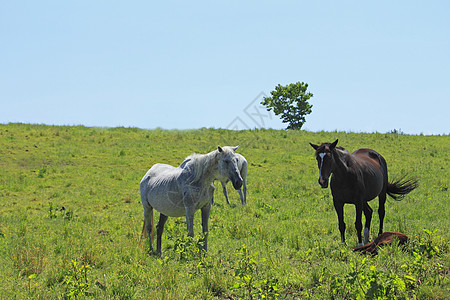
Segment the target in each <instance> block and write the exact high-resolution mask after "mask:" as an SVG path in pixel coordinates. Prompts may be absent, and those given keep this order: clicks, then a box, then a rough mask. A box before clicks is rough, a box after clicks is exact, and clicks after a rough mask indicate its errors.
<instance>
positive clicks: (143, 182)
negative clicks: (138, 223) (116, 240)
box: [140, 174, 155, 245]
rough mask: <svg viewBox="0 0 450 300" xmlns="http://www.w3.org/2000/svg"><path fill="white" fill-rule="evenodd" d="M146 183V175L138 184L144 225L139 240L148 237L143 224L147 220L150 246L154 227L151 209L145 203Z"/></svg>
mask: <svg viewBox="0 0 450 300" xmlns="http://www.w3.org/2000/svg"><path fill="white" fill-rule="evenodd" d="M147 182H148V178H147V174H146V175H145V176H144V178H143V179H142V180H141V183H140V190H141V202H142V205H143V206H144V222H143V223H144V224H143V225H142V232H141V238H140V239H143V238H146V237H148V231H147V226H146V225H147V224H146V222H145V219H146V218H148V219H150V235H151V240H150V245H151V243H152V242H153V240H154V239H153V238H154V236H155V232H154V231H155V227H154V224H153V208H152V207H151V206H150V205H149V204H148V203H147V196H146V192H147V189H146V186H147Z"/></svg>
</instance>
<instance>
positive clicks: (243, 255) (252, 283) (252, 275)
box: [230, 244, 279, 299]
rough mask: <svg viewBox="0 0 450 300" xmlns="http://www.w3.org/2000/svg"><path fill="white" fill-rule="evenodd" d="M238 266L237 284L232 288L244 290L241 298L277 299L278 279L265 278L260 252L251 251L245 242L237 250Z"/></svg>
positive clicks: (236, 271) (236, 268)
mask: <svg viewBox="0 0 450 300" xmlns="http://www.w3.org/2000/svg"><path fill="white" fill-rule="evenodd" d="M236 257H237V267H235V269H234V278H235V279H236V282H235V284H234V285H233V286H232V287H231V288H230V289H232V290H236V291H241V292H243V298H241V299H246V298H248V299H255V298H256V299H263V298H264V299H266V298H268V299H276V298H277V296H278V295H279V294H278V291H279V288H278V279H276V278H264V277H263V273H262V272H261V263H264V262H265V259H264V258H259V254H258V253H251V251H250V250H249V249H248V248H247V246H246V245H245V244H243V245H242V247H241V248H239V249H238V250H236Z"/></svg>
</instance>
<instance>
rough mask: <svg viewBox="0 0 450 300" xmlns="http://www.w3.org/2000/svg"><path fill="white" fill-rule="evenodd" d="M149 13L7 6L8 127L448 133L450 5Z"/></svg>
mask: <svg viewBox="0 0 450 300" xmlns="http://www.w3.org/2000/svg"><path fill="white" fill-rule="evenodd" d="M152 2H154V1H152ZM152 2H151V1H120V2H119V1H2V2H1V3H0V44H1V47H0V57H1V59H0V123H8V122H23V123H38V124H50V125H85V126H101V127H103V126H106V127H115V126H125V127H139V128H149V129H151V128H156V127H161V128H165V129H173V128H177V129H190V128H201V127H207V128H210V127H212V128H231V129H245V128H255V127H256V128H258V127H272V128H284V127H285V125H284V124H283V123H281V121H280V120H279V118H278V117H276V116H273V115H270V114H267V112H265V111H264V110H263V109H261V107H260V106H258V102H259V101H260V99H261V97H262V96H264V95H269V94H270V91H272V90H273V89H274V88H275V86H276V85H278V84H282V85H287V84H289V83H294V82H298V81H302V82H306V83H308V84H309V91H310V92H312V93H313V94H314V97H313V98H311V100H310V103H311V104H312V105H313V110H312V113H311V114H310V115H308V116H307V118H306V124H305V125H304V127H303V129H307V130H311V131H321V130H326V131H334V130H338V131H353V132H389V131H392V130H394V129H396V130H401V131H403V132H405V133H410V134H420V133H423V134H449V133H450V121H449V119H450V118H449V117H448V115H449V112H450V18H449V17H448V15H449V13H450V2H449V1H376V2H371V3H369V2H367V1H365V2H364V3H362V1H293V0H292V1H164V2H163V1H159V3H152Z"/></svg>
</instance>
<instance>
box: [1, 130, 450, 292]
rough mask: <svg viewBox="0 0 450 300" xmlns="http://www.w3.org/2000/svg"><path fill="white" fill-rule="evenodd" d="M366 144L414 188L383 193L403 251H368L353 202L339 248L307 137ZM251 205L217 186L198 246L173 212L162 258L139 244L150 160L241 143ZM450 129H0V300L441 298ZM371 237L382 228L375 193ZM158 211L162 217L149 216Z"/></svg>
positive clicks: (445, 284) (449, 223)
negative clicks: (360, 247)
mask: <svg viewBox="0 0 450 300" xmlns="http://www.w3.org/2000/svg"><path fill="white" fill-rule="evenodd" d="M336 138H339V145H340V146H343V147H345V148H346V149H348V150H349V151H354V150H356V149H358V148H366V147H367V148H372V149H375V150H376V151H378V152H379V153H381V154H382V155H383V156H384V157H385V158H386V161H387V163H388V170H389V175H390V178H391V179H395V178H399V177H400V176H401V175H403V174H408V173H409V174H410V175H411V177H413V178H417V179H419V180H420V187H419V188H418V189H417V190H415V191H413V192H412V193H411V194H410V195H408V196H407V197H406V198H405V199H403V200H402V201H394V200H392V199H391V198H388V201H387V203H386V218H385V226H384V228H385V231H400V232H403V233H405V234H407V235H408V236H409V237H410V242H409V243H408V244H407V246H406V247H405V248H404V249H402V248H399V247H397V246H396V245H392V246H387V247H385V248H383V249H382V250H381V251H380V253H379V255H377V256H374V257H371V256H362V255H360V254H356V253H353V252H352V247H354V246H356V244H357V240H356V231H355V229H354V224H353V223H354V220H355V209H354V206H350V205H347V206H345V221H346V223H347V232H346V238H347V245H341V244H340V242H339V241H340V236H339V230H338V226H337V217H336V213H335V211H334V207H333V204H332V197H331V192H330V190H329V189H326V190H324V189H321V188H320V186H319V184H318V183H317V178H318V170H317V166H316V161H315V158H314V151H313V149H312V148H311V147H310V145H309V142H313V143H320V142H332V141H334V140H335V139H336ZM238 144H241V146H240V148H239V151H238V152H240V153H241V154H243V155H244V156H245V157H246V158H247V160H248V162H249V171H248V199H247V201H248V204H247V205H246V206H242V205H241V204H240V200H239V195H238V193H237V192H236V191H234V190H233V189H232V186H231V184H230V186H229V191H228V193H229V196H230V201H231V205H227V204H226V202H225V198H224V196H223V194H222V191H221V188H220V184H219V185H217V184H216V192H215V205H214V206H213V208H212V211H211V216H210V233H209V240H208V248H209V249H208V250H209V252H208V253H207V254H206V253H204V252H203V251H201V250H200V249H199V247H198V245H200V244H201V235H200V232H201V226H200V213H199V212H197V213H196V216H195V220H194V222H195V232H196V236H195V238H194V240H193V241H189V240H188V238H187V237H186V234H185V233H186V228H185V222H184V218H179V219H174V218H169V220H168V222H167V223H166V227H165V229H166V231H165V232H164V237H163V255H164V257H163V258H158V257H156V256H155V255H151V254H149V252H148V244H147V241H146V240H145V241H141V239H140V234H141V229H142V214H143V209H142V205H141V203H140V196H139V182H140V180H141V178H142V176H143V175H144V174H145V172H146V171H147V170H148V169H149V168H150V167H151V166H152V165H153V164H154V163H157V162H163V163H168V164H172V165H179V164H180V163H181V162H182V161H183V159H184V158H185V157H186V156H188V155H189V154H191V153H192V152H196V153H207V152H210V151H212V150H214V149H216V147H217V146H218V145H221V146H224V145H233V146H234V145H238ZM449 154H450V137H449V136H409V135H401V134H397V133H391V134H379V133H373V134H363V133H360V134H356V133H343V132H330V133H328V132H320V133H311V132H305V131H277V130H252V131H239V132H235V131H228V130H219V129H199V130H189V131H174V130H171V131H165V130H159V129H156V130H141V129H135V128H88V127H82V126H77V127H59V126H58V127H55V126H43V125H26V124H8V125H0V168H1V172H0V277H1V288H0V299H27V298H29V299H39V298H40V299H61V298H71V297H78V298H87V299H239V298H242V299H262V298H268V299H297V298H304V299H308V298H312V299H332V298H335V299H364V298H367V299H382V298H399V299H412V298H415V297H416V298H418V299H449V298H450V282H449V268H450V263H449V261H450V259H449V258H450V255H449V237H450V234H449V229H450V218H449V215H450V214H449V213H450V209H449V207H450V204H449V191H448V187H449V183H450V182H449V177H450V172H449V169H450V168H449V157H450V155H449ZM370 205H371V207H372V208H373V209H374V217H373V221H372V228H371V239H373V238H374V235H375V234H376V233H377V232H378V224H379V222H378V215H377V213H376V210H377V208H378V202H377V200H374V201H372V202H371V204H370ZM157 216H158V214H156V217H157Z"/></svg>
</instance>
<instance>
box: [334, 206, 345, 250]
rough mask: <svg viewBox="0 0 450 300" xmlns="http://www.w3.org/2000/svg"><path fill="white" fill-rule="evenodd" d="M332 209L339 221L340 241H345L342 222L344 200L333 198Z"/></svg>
mask: <svg viewBox="0 0 450 300" xmlns="http://www.w3.org/2000/svg"><path fill="white" fill-rule="evenodd" d="M333 203H334V209H335V210H336V213H337V216H338V221H339V231H340V232H341V242H342V243H345V223H344V202H340V201H335V200H334V199H333Z"/></svg>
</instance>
